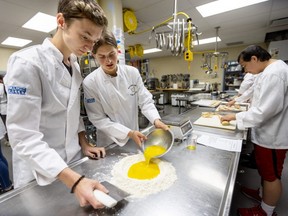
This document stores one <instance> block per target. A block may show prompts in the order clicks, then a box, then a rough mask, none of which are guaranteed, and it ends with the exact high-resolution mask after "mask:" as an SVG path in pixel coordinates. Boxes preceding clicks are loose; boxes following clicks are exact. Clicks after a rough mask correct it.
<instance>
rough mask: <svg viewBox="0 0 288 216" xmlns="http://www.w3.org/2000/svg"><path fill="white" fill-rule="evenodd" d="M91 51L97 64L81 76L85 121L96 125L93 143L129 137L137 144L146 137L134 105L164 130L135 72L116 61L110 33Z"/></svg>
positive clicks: (147, 93) (116, 140) (113, 39)
mask: <svg viewBox="0 0 288 216" xmlns="http://www.w3.org/2000/svg"><path fill="white" fill-rule="evenodd" d="M93 53H94V57H95V58H96V60H97V62H99V64H100V66H101V67H99V68H97V69H96V70H95V71H93V72H92V73H91V74H89V75H88V76H87V77H86V78H85V79H84V81H83V89H84V95H85V103H84V104H85V107H86V111H87V114H88V117H89V120H90V121H91V122H92V124H93V125H94V126H95V127H96V128H97V144H98V145H100V146H105V145H107V144H110V143H113V142H115V143H117V144H118V145H120V146H123V145H125V144H126V142H127V141H128V140H129V138H131V139H133V140H134V141H135V143H136V144H138V145H139V146H140V145H141V142H142V141H143V140H144V139H146V137H145V136H144V135H143V134H142V133H140V132H139V126H138V106H139V107H140V109H141V112H142V113H143V114H144V115H145V116H146V117H147V119H148V120H149V121H150V122H151V123H153V124H154V125H155V126H156V127H157V128H163V129H165V130H167V129H168V126H167V125H165V124H164V123H163V122H161V121H160V115H159V113H158V111H157V109H156V107H155V105H154V101H153V99H152V94H151V93H150V92H149V91H148V90H147V89H146V88H145V86H144V84H143V81H142V78H141V76H140V73H139V71H138V70H137V69H136V68H135V67H132V66H128V65H118V64H117V61H118V50H117V42H116V39H115V37H114V35H113V34H112V33H111V32H107V33H106V34H105V35H104V36H103V38H102V39H100V40H99V41H98V42H97V43H96V44H95V45H94V48H93Z"/></svg>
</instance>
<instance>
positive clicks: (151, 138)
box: [142, 128, 174, 158]
mask: <svg viewBox="0 0 288 216" xmlns="http://www.w3.org/2000/svg"><path fill="white" fill-rule="evenodd" d="M173 144H174V134H173V133H172V131H171V130H169V129H168V130H163V129H160V128H157V129H154V130H153V131H151V132H150V133H149V134H148V135H147V140H145V141H144V142H143V144H142V149H143V152H145V149H147V147H149V146H161V147H164V148H165V149H166V151H165V152H164V153H163V154H160V155H157V156H155V157H154V158H160V157H162V156H163V155H165V154H167V153H168V152H169V151H170V149H171V148H172V146H173Z"/></svg>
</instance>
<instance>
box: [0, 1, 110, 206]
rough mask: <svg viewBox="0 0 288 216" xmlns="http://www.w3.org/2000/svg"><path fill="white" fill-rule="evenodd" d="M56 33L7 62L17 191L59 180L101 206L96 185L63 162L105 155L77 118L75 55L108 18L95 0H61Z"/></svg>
mask: <svg viewBox="0 0 288 216" xmlns="http://www.w3.org/2000/svg"><path fill="white" fill-rule="evenodd" d="M56 20H57V32H56V34H55V35H54V37H53V38H51V39H50V38H47V39H45V41H44V42H43V44H41V45H36V46H32V47H29V48H26V49H23V50H20V51H18V52H15V53H14V54H13V55H12V56H11V57H10V59H9V62H8V67H7V75H6V76H5V78H4V80H5V85H6V90H7V95H8V107H7V129H8V133H9V138H10V144H11V147H12V149H13V176H14V185H15V187H20V186H23V185H24V184H27V183H28V182H30V181H32V180H33V179H36V180H37V183H38V184H39V185H47V184H50V183H51V182H53V181H54V180H55V179H57V178H58V179H60V180H61V181H62V182H63V183H64V184H65V185H66V186H67V187H68V188H72V189H71V193H75V196H76V197H77V198H78V200H79V203H80V205H81V206H84V205H88V204H91V205H92V206H93V207H94V208H99V207H101V208H102V207H103V205H102V204H101V203H100V202H98V200H96V198H95V197H94V196H93V190H94V189H96V188H98V189H99V190H102V191H103V192H107V189H106V188H105V187H104V186H102V185H101V184H100V183H99V182H98V181H96V180H92V179H88V178H84V177H83V176H81V174H79V173H77V172H75V171H73V170H72V169H70V168H69V167H68V165H67V164H69V163H71V162H73V161H76V160H79V159H80V158H81V156H82V154H81V149H82V152H83V153H84V155H87V156H90V157H93V155H94V154H96V155H98V156H99V155H100V153H103V154H104V155H105V151H104V149H103V148H95V147H92V146H90V145H89V143H88V141H87V139H86V138H85V131H84V124H83V121H82V119H81V118H80V90H79V89H80V85H81V82H82V77H81V74H80V68H79V65H78V63H77V56H81V55H83V54H84V53H85V52H87V51H90V50H91V49H92V48H93V45H94V43H95V41H97V40H98V39H99V38H100V37H101V35H102V31H103V30H104V29H106V26H107V23H108V22H107V18H106V16H105V15H104V12H103V10H102V9H101V8H100V6H99V5H98V4H97V3H96V2H95V1H94V0H86V1H83V0H75V1H70V0H62V1H59V5H58V13H57V16H56Z"/></svg>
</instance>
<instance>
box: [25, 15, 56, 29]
mask: <svg viewBox="0 0 288 216" xmlns="http://www.w3.org/2000/svg"><path fill="white" fill-rule="evenodd" d="M22 27H23V28H27V29H32V30H35V31H41V32H46V33H48V32H51V31H52V30H54V29H56V27H57V24H56V18H55V16H51V15H48V14H44V13H41V12H38V13H37V14H36V15H35V16H33V17H32V18H31V19H30V20H28V22H26V23H25V24H24V25H23V26H22Z"/></svg>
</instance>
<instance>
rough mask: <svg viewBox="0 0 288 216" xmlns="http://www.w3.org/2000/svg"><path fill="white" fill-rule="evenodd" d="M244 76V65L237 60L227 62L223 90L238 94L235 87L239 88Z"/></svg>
mask: <svg viewBox="0 0 288 216" xmlns="http://www.w3.org/2000/svg"><path fill="white" fill-rule="evenodd" d="M243 77H244V73H243V71H242V67H241V65H240V64H239V63H238V62H237V61H236V60H235V61H227V62H225V66H224V73H223V88H222V91H224V92H227V93H229V94H237V92H236V90H235V89H239V87H240V85H241V82H242V81H243Z"/></svg>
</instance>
